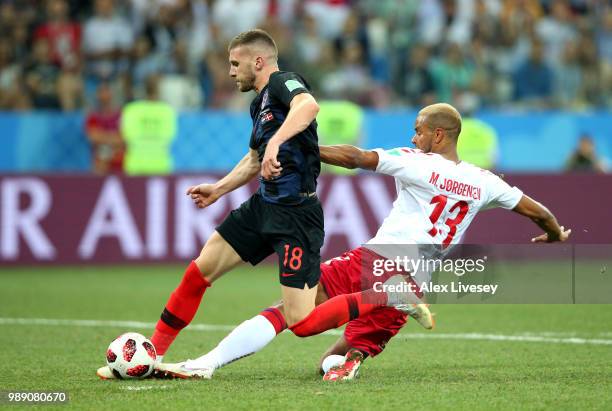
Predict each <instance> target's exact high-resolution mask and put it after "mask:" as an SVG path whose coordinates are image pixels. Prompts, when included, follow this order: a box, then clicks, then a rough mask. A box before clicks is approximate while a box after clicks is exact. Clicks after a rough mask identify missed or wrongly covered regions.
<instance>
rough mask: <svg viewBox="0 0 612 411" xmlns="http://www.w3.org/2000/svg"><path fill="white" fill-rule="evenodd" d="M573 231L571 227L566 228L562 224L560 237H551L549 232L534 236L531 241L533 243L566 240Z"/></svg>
mask: <svg viewBox="0 0 612 411" xmlns="http://www.w3.org/2000/svg"><path fill="white" fill-rule="evenodd" d="M571 233H572V230H571V229H568V230H566V229H565V227H563V226H561V234H559V237H556V238H550V236H549V235H548V233H544V234H542V235H539V236H537V237H534V238H532V239H531V242H532V243H554V242H556V241H560V242H564V241H566V240H567V239H568V238H569V236H570V234H571Z"/></svg>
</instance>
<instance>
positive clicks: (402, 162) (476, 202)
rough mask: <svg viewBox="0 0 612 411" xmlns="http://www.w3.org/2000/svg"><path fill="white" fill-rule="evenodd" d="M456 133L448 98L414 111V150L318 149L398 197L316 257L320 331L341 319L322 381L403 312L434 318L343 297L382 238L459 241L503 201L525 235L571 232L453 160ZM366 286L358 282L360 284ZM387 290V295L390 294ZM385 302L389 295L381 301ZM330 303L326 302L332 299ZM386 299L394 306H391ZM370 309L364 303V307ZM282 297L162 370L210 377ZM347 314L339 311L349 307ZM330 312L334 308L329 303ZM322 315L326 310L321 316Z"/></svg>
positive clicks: (356, 292) (267, 325) (244, 348)
mask: <svg viewBox="0 0 612 411" xmlns="http://www.w3.org/2000/svg"><path fill="white" fill-rule="evenodd" d="M460 131H461V116H460V115H459V113H458V112H457V110H456V109H455V108H453V107H452V106H450V105H448V104H434V105H431V106H427V107H425V108H424V109H422V110H421V111H420V112H419V114H418V117H417V119H416V122H415V135H414V137H413V138H412V142H413V144H414V145H415V146H416V147H417V149H409V148H397V149H393V150H389V151H385V150H373V151H364V150H361V149H359V148H357V147H353V146H349V145H338V146H328V147H325V146H322V147H320V151H321V159H322V161H323V162H325V163H328V164H333V165H338V166H342V167H346V168H362V169H365V170H373V171H376V172H378V173H382V174H387V175H391V176H393V177H394V178H395V182H396V188H397V195H398V196H397V199H396V201H395V202H394V203H393V208H392V210H391V212H390V214H389V215H388V216H387V218H386V219H385V220H384V222H383V223H382V226H381V227H380V228H379V230H378V232H377V233H376V236H375V237H374V238H373V239H371V240H370V241H368V243H366V244H365V245H364V246H363V247H359V248H357V249H355V250H352V251H349V252H347V253H345V254H344V255H342V256H341V257H338V258H334V259H332V260H330V261H327V262H325V263H323V264H321V281H320V285H319V287H318V293H317V304H318V305H317V308H316V309H315V312H316V311H317V310H321V311H319V317H318V320H319V322H320V325H319V327H318V328H316V326H315V328H316V331H318V332H320V331H322V330H326V329H329V328H331V327H332V326H333V325H340V324H343V323H344V322H346V321H345V320H346V319H347V318H348V320H349V322H348V325H347V327H346V329H345V331H344V334H343V335H342V336H341V337H340V338H339V340H338V341H337V342H336V343H335V344H333V345H332V346H331V347H330V348H329V349H328V350H327V352H326V353H325V354H324V355H323V357H322V358H321V359H323V358H325V357H326V356H327V355H330V354H341V355H346V361H345V362H344V364H341V365H339V366H337V367H334V368H332V369H331V370H329V371H328V372H327V374H325V376H324V379H326V380H331V381H336V380H347V379H352V378H354V377H355V376H356V375H357V372H358V370H359V367H360V365H361V363H362V361H363V360H364V358H365V357H367V356H372V357H373V356H376V355H377V354H379V353H381V352H382V350H383V349H384V347H385V344H386V343H387V342H388V341H389V339H391V338H392V337H393V336H394V335H396V334H397V333H398V332H399V330H400V329H401V328H402V327H403V325H404V324H405V323H406V314H405V313H407V314H410V315H411V316H412V317H413V318H415V319H416V320H417V321H418V322H419V323H420V324H421V325H423V326H424V327H425V328H431V327H432V325H433V322H432V318H431V314H430V313H429V311H428V310H424V311H416V312H415V311H411V308H414V307H410V306H409V307H404V306H401V305H400V306H397V307H396V308H400V307H402V311H403V312H402V311H399V310H398V309H396V308H393V307H388V306H385V305H384V304H380V305H378V306H376V307H374V308H372V307H373V305H370V306H369V307H368V308H366V309H363V306H361V305H359V304H357V307H356V306H355V303H354V301H351V300H350V299H348V298H347V297H352V298H355V297H356V296H360V295H363V293H364V291H363V268H364V267H367V266H371V262H372V261H373V259H376V258H385V257H387V258H393V257H394V256H392V255H388V256H384V255H382V256H381V255H379V254H377V253H376V252H374V251H373V250H374V249H377V250H383V251H382V254H384V250H385V248H381V247H377V246H379V245H380V244H425V245H438V246H442V248H443V249H448V246H450V245H452V244H456V243H457V242H459V241H460V239H461V237H462V235H463V234H464V233H465V231H466V229H467V227H468V226H469V224H470V223H471V221H472V219H473V218H474V216H475V215H476V213H477V212H478V211H480V210H483V209H487V208H493V207H501V208H505V209H509V210H513V211H515V212H517V213H519V214H521V215H523V216H525V217H527V218H529V219H531V220H532V221H533V222H534V223H535V224H537V225H538V226H539V227H540V228H541V229H543V230H544V234H541V235H539V236H537V237H534V238H533V239H532V240H531V241H532V242H555V241H565V240H567V239H568V237H569V235H570V233H571V230H565V229H564V228H563V227H562V226H559V224H558V223H557V220H556V218H555V217H554V216H553V215H552V214H551V212H550V211H549V210H548V209H547V208H546V207H544V206H543V205H541V204H540V203H538V202H536V201H535V200H533V199H531V198H530V197H528V196H527V195H524V194H523V193H522V192H521V190H519V189H518V188H516V187H510V186H509V185H508V184H507V183H505V182H504V181H503V180H501V179H500V178H499V177H497V176H496V175H494V174H492V173H490V172H488V171H486V170H482V169H480V168H478V167H475V166H473V165H471V164H468V163H465V162H462V161H460V160H459V158H458V156H457V151H456V145H457V139H458V136H459V133H460ZM368 291H371V290H366V291H365V292H368ZM388 297H389V298H392V296H388ZM388 302H389V301H387V303H388ZM330 303H331V304H330ZM333 305H336V306H344V307H345V312H344V316H342V315H338V314H336V317H334V316H333V315H329V313H330V311H331V310H325V311H327V313H325V312H324V310H323V309H324V308H326V307H328V306H333ZM391 305H393V304H391ZM370 308H371V309H370ZM282 310H283V307H282V305H280V306H276V307H272V308H270V309H268V310H264V311H263V312H262V313H261V314H260V315H257V316H255V317H254V318H252V319H250V320H247V321H245V322H243V323H242V324H240V325H239V326H238V327H237V328H236V329H234V330H233V331H232V332H231V333H230V334H229V335H228V336H227V337H226V338H225V339H223V340H222V341H221V342H220V343H219V344H218V345H217V347H215V348H214V349H213V350H212V351H210V352H209V353H207V354H205V355H203V356H202V357H200V358H198V359H196V360H189V361H187V362H183V363H179V364H180V367H178V366H177V365H170V367H169V368H168V369H167V370H168V371H169V374H171V375H173V376H175V377H180V378H210V377H211V376H212V374H213V372H214V371H215V370H216V369H218V368H219V367H222V366H223V365H225V364H229V363H231V362H233V361H235V360H237V359H240V358H242V357H245V356H248V355H250V354H253V353H255V352H257V351H259V350H260V349H262V348H263V347H264V346H265V345H267V344H268V343H269V342H271V341H272V339H273V338H274V337H275V336H276V335H277V334H278V333H280V332H281V331H282V330H283V329H284V328H285V327H286V324H285V322H284V320H283V317H282V316H279V315H278V313H279V312H281V311H282ZM355 310H357V311H358V312H357V313H355V312H353V313H352V314H350V313H347V311H355ZM336 312H337V313H339V312H340V310H336ZM325 314H327V315H325Z"/></svg>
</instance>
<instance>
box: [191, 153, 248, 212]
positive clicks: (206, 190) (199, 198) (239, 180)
mask: <svg viewBox="0 0 612 411" xmlns="http://www.w3.org/2000/svg"><path fill="white" fill-rule="evenodd" d="M258 172H259V158H258V157H257V151H255V150H253V149H250V150H249V152H248V153H247V155H246V156H244V157H243V158H242V160H240V162H239V163H238V164H236V167H234V169H233V170H232V171H230V172H229V174H227V175H226V176H225V177H223V178H222V179H221V180H219V181H217V182H216V183H215V184H199V185H197V186H191V187H189V188H188V189H187V195H190V196H191V198H192V199H193V202H194V203H195V205H196V206H197V207H198V208H206V207H208V206H209V205H211V204H213V203H214V202H215V201H217V200H218V199H219V198H220V197H221V196H223V195H224V194H227V193H229V192H230V191H233V190H235V189H237V188H238V187H240V186H243V185H245V184H246V183H248V182H249V181H251V180H252V179H253V177H255V176H256V175H257V173H258Z"/></svg>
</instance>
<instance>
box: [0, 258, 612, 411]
mask: <svg viewBox="0 0 612 411" xmlns="http://www.w3.org/2000/svg"><path fill="white" fill-rule="evenodd" d="M182 271H183V268H182V267H179V266H131V267H126V266H123V267H93V268H89V267H78V268H45V267H39V268H27V269H25V268H15V269H12V268H11V269H8V268H4V269H2V271H1V272H0V296H1V298H0V301H1V302H0V317H1V319H2V320H0V344H1V345H0V347H1V350H0V390H4V391H6V390H37V391H43V390H44V391H54V390H63V391H67V392H68V393H69V396H70V402H69V404H68V405H57V406H55V407H57V408H56V409H64V408H63V407H65V408H70V409H91V410H105V409H108V410H110V409H113V410H123V409H125V410H144V409H156V410H163V409H173V410H188V409H196V408H197V409H202V410H219V409H230V410H237V409H250V410H259V409H280V410H284V409H289V410H294V409H318V410H320V409H334V410H345V409H351V410H371V409H376V410H385V409H394V410H397V409H415V410H419V409H449V410H451V409H452V410H457V409H469V410H477V409H482V410H491V409H496V410H497V409H551V410H557V409H568V410H570V409H571V410H573V409H611V408H612V306H610V305H574V306H571V305H438V306H435V307H434V311H435V312H436V313H437V328H436V330H434V331H433V332H431V334H432V335H433V334H439V335H440V338H416V337H419V336H420V335H422V334H425V333H426V331H425V330H422V329H420V328H419V327H418V325H416V324H415V323H409V325H408V326H407V327H406V328H405V329H404V330H403V331H402V333H400V335H399V336H398V338H396V339H395V340H393V341H391V342H390V343H389V345H388V347H387V349H386V350H385V352H384V353H383V354H382V355H380V356H379V357H377V358H374V359H369V360H367V361H366V362H365V364H364V366H363V367H362V370H361V375H360V378H359V379H358V380H357V381H354V382H351V383H344V384H325V383H323V382H322V381H321V380H320V377H319V376H318V374H317V372H316V371H317V365H318V360H319V356H320V355H321V353H322V352H323V351H324V350H325V349H326V348H327V347H328V346H329V345H330V344H331V343H332V342H333V341H335V339H336V338H337V337H336V336H332V335H322V336H317V337H312V338H308V339H299V338H297V337H295V336H293V335H292V334H290V333H283V334H282V335H281V336H279V337H278V338H277V339H276V340H275V341H274V342H273V343H272V344H271V345H269V346H268V347H266V348H265V349H264V350H263V351H262V352H260V353H258V354H257V355H254V356H251V357H249V358H246V359H243V360H241V361H238V362H236V363H233V364H230V365H229V366H227V367H225V368H223V369H221V370H219V371H217V373H216V374H215V377H214V378H213V380H210V381H158V380H145V381H100V380H98V379H97V377H96V376H95V370H96V368H97V367H99V366H101V365H103V364H104V354H105V350H106V347H107V345H108V344H109V343H110V341H111V340H112V339H113V338H114V337H116V336H117V335H118V334H120V333H122V332H126V331H138V332H141V333H143V334H145V335H150V333H151V329H129V328H126V327H121V326H119V327H118V326H93V327H92V326H78V325H31V324H12V323H9V322H10V321H9V320H7V319H15V318H45V319H73V320H79V319H83V320H85V319H86V320H116V321H130V320H131V321H142V322H148V323H153V322H155V321H156V320H157V318H158V316H159V313H160V311H161V310H162V308H163V305H164V303H165V301H166V299H167V297H168V295H169V293H170V292H171V291H172V289H173V288H174V287H175V286H176V284H177V282H178V280H179V279H180V276H181V274H182ZM275 272H276V269H275V268H272V267H269V266H268V267H265V266H264V267H261V268H250V267H246V268H242V269H240V270H237V271H236V272H233V273H230V274H228V275H226V276H225V277H224V278H222V279H221V280H219V281H218V282H217V283H215V285H214V286H213V287H212V288H211V289H209V290H208V291H207V293H206V296H205V298H204V303H203V306H202V308H201V309H200V312H199V313H198V315H197V316H196V318H195V320H194V324H224V325H235V324H238V323H239V322H241V321H242V320H245V319H247V318H250V317H251V316H253V315H255V314H257V313H258V312H259V310H260V309H262V308H265V307H266V306H268V305H269V304H271V303H272V302H274V301H275V300H277V299H278V298H279V295H280V291H279V287H278V285H277V284H278V282H277V279H276V273H275ZM226 333H227V331H195V330H189V329H187V330H185V331H184V332H183V333H182V334H181V335H180V336H179V338H178V339H177V341H176V343H175V344H174V345H173V347H172V348H171V349H170V351H169V352H168V354H167V356H166V359H167V360H168V361H178V360H183V359H185V358H189V357H190V358H194V357H197V356H199V355H201V354H202V353H204V352H206V351H207V350H209V349H210V348H212V347H214V345H215V344H216V343H217V342H218V341H219V340H220V339H221V338H222V337H223V336H224V335H225V334H226ZM466 334H469V335H475V337H474V339H471V340H470V339H457V338H453V336H455V335H466ZM478 334H487V335H497V336H502V337H500V339H499V340H498V341H493V340H490V339H489V340H487V339H483V338H479V337H478ZM508 336H522V337H525V336H527V337H528V336H532V337H536V338H535V340H537V341H512V340H509V339H508ZM570 338H576V339H587V340H589V341H587V343H584V344H576V343H567V341H568V339H570ZM593 339H597V340H598V341H599V344H595V343H592V341H591V340H593ZM581 341H582V340H581ZM606 341H607V342H606ZM3 406H5V407H8V406H7V405H6V404H4V405H2V404H0V407H3ZM10 407H11V408H10V409H22V408H16V407H15V406H10ZM23 408H27V407H23ZM36 408H41V407H40V406H36Z"/></svg>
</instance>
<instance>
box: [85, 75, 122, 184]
mask: <svg viewBox="0 0 612 411" xmlns="http://www.w3.org/2000/svg"><path fill="white" fill-rule="evenodd" d="M96 96H97V104H96V105H97V107H96V110H95V111H92V112H91V113H89V114H88V115H87V117H86V119H85V134H86V135H87V138H88V139H89V142H90V143H91V147H92V160H93V164H92V165H93V171H94V172H95V173H96V174H109V173H121V172H123V157H124V152H125V145H124V142H123V138H122V137H121V132H120V124H121V123H120V120H121V111H120V110H119V109H117V108H116V107H115V106H114V105H113V93H112V91H111V88H110V86H109V85H108V84H107V83H100V85H99V86H98V89H97V93H96Z"/></svg>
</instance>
